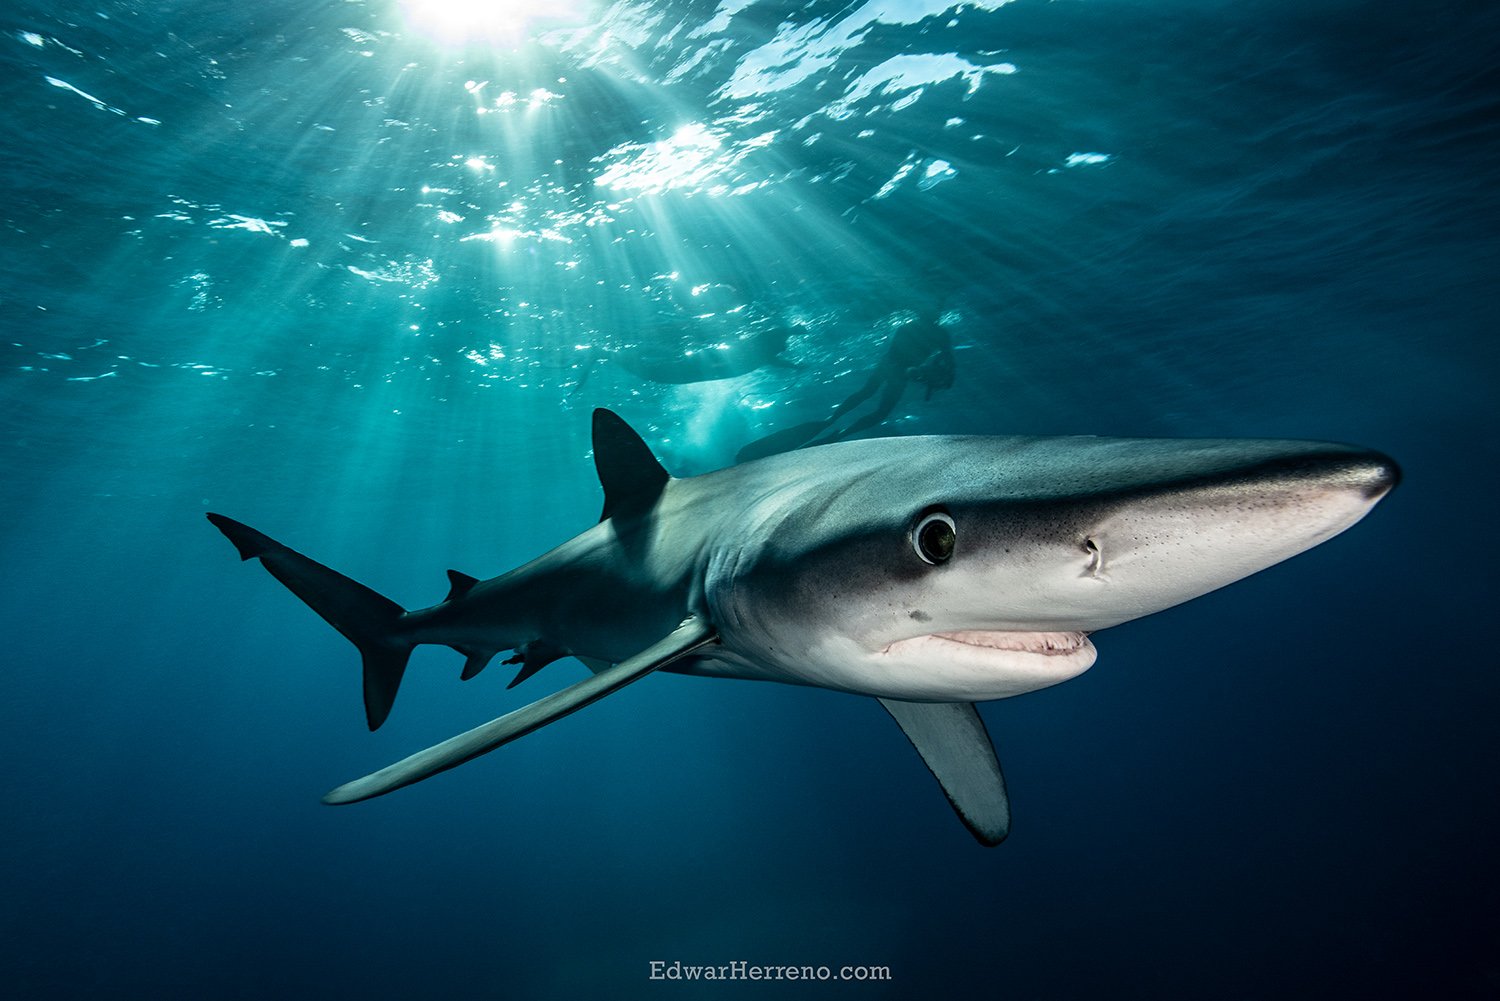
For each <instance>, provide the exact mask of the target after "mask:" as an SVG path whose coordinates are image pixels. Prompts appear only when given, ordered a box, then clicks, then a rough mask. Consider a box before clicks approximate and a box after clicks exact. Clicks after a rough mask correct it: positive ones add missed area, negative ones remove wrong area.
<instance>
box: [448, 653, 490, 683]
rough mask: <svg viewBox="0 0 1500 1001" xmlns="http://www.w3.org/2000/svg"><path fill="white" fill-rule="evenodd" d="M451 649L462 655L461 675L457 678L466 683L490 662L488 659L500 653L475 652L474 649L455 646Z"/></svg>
mask: <svg viewBox="0 0 1500 1001" xmlns="http://www.w3.org/2000/svg"><path fill="white" fill-rule="evenodd" d="M453 649H455V650H457V651H458V652H459V653H461V654H463V655H464V669H463V673H462V674H460V675H459V676H458V677H459V680H460V681H468V680H469V679H470V678H472V677H474V676H475V675H476V674H478V673H479V672H480V671H483V670H484V668H485V665H486V664H488V663H489V662H490V659H491V658H492V657H494V656H495V654H497V653H499V652H500V651H498V650H476V649H475V648H474V647H468V646H455V647H454V648H453Z"/></svg>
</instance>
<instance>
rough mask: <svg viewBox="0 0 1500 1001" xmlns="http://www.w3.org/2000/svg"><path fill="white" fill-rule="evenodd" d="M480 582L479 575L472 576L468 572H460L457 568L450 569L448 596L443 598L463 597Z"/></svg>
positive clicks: (448, 599) (455, 598)
mask: <svg viewBox="0 0 1500 1001" xmlns="http://www.w3.org/2000/svg"><path fill="white" fill-rule="evenodd" d="M478 583H479V578H478V577H470V576H469V575H468V574H466V573H459V572H458V571H457V570H449V571H448V597H446V598H444V599H443V600H444V601H457V600H458V599H459V598H462V597H463V596H464V595H466V594H468V593H469V592H470V591H472V590H474V585H475V584H478Z"/></svg>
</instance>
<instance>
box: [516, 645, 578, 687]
mask: <svg viewBox="0 0 1500 1001" xmlns="http://www.w3.org/2000/svg"><path fill="white" fill-rule="evenodd" d="M567 655H568V651H566V650H564V649H562V648H561V647H555V646H553V645H552V644H551V643H548V642H546V641H545V640H532V641H531V642H530V643H524V644H522V645H521V646H519V647H517V648H516V655H515V656H514V657H510V658H507V659H506V660H505V661H503V663H506V664H520V665H521V669H520V670H519V671H517V672H516V676H515V678H514V679H513V680H512V681H511V683H510V684H508V685H506V686H505V687H506V690H509V689H512V688H514V687H516V686H517V685H519V684H520V683H521V682H523V681H525V680H526V679H527V678H529V677H531V676H532V675H533V674H535V673H536V672H538V671H540V670H541V669H542V668H544V667H546V666H547V665H548V664H550V663H552V662H553V661H554V660H558V659H560V658H562V657H566V656H567Z"/></svg>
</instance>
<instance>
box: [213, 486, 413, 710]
mask: <svg viewBox="0 0 1500 1001" xmlns="http://www.w3.org/2000/svg"><path fill="white" fill-rule="evenodd" d="M208 520H209V521H210V522H212V523H213V526H214V527H215V528H217V529H218V530H219V531H221V532H223V533H224V536H225V538H227V539H228V540H229V541H230V542H232V543H234V548H235V549H237V550H239V554H240V559H242V560H252V559H258V560H260V562H261V564H262V565H263V566H264V567H265V568H266V569H267V570H269V571H270V572H271V576H273V577H275V578H276V579H277V580H279V581H281V583H283V584H285V585H286V587H287V589H288V590H290V591H291V592H292V593H293V594H295V595H296V596H297V597H299V598H301V599H302V600H303V601H304V602H306V603H307V606H308V607H309V608H311V609H312V610H313V611H315V612H317V613H318V615H320V616H322V618H323V620H324V621H325V622H327V623H328V624H329V625H331V626H333V628H335V629H337V630H338V631H339V632H340V633H342V634H343V635H344V637H345V638H346V639H348V640H349V641H350V642H351V643H353V644H354V645H355V646H356V647H358V648H359V653H360V656H361V657H362V658H363V660H364V695H365V719H366V721H367V722H368V723H369V725H370V729H371V730H375V729H378V728H379V727H380V724H382V723H384V722H385V719H386V717H387V716H389V715H390V713H391V706H392V705H393V704H394V703H395V701H396V690H397V689H398V688H400V687H401V677H402V675H404V674H405V673H406V662H407V661H408V660H409V659H410V658H411V652H412V649H413V647H414V646H415V644H414V643H411V642H410V641H408V640H405V639H402V638H401V636H400V631H399V622H400V619H401V616H402V615H403V614H405V610H404V609H402V607H401V606H400V605H398V604H396V603H395V602H394V601H391V600H390V599H389V598H385V597H383V596H381V595H379V594H377V593H375V592H374V591H372V590H370V589H369V588H368V587H365V586H364V585H363V584H360V583H359V582H357V581H353V580H350V579H349V578H348V577H345V576H344V575H343V574H341V573H339V572H338V571H336V570H330V569H329V568H328V567H325V566H324V565H323V564H321V563H318V562H316V561H315V560H310V559H308V558H307V557H306V556H303V555H302V554H301V553H299V552H296V551H295V550H292V549H288V548H287V547H286V546H284V545H282V544H281V543H279V542H277V541H276V540H275V539H273V538H271V537H270V536H268V535H264V534H262V533H260V532H257V531H256V530H255V529H253V528H251V527H250V526H249V525H244V524H241V523H240V522H237V521H235V520H234V519H233V518H226V517H224V516H223V515H221V514H210V515H209V516H208Z"/></svg>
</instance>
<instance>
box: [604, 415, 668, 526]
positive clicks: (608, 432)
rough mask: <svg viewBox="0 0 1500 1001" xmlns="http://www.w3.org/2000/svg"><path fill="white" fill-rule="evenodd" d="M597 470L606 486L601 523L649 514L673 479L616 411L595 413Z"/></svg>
mask: <svg viewBox="0 0 1500 1001" xmlns="http://www.w3.org/2000/svg"><path fill="white" fill-rule="evenodd" d="M594 468H595V469H596V470H597V471H598V473H599V484H600V486H602V487H604V511H603V513H601V514H600V515H599V520H600V521H606V520H608V519H609V518H612V517H614V516H615V515H621V514H623V515H631V514H641V513H644V512H646V511H649V510H650V509H651V507H652V505H654V504H655V503H656V499H657V498H658V497H660V496H661V492H662V488H663V487H665V486H666V485H667V481H668V480H670V479H671V478H672V477H671V476H670V475H669V474H668V473H667V471H666V469H664V468H662V464H661V463H660V462H657V461H656V456H654V455H652V454H651V449H650V447H649V446H648V445H647V444H646V443H645V441H643V440H642V439H641V436H640V435H638V434H636V433H635V430H634V429H633V428H631V426H630V425H629V424H626V423H625V422H624V421H623V420H621V419H620V417H619V415H617V414H615V413H614V412H613V411H610V410H605V409H603V408H602V407H601V408H600V409H598V410H595V411H594Z"/></svg>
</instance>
